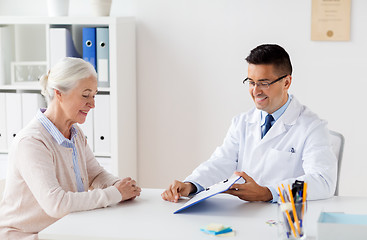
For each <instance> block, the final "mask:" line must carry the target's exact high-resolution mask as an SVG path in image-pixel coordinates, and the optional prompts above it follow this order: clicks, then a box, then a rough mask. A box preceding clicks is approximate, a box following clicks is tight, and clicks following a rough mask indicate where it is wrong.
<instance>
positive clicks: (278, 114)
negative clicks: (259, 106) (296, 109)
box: [260, 94, 292, 126]
mask: <svg viewBox="0 0 367 240" xmlns="http://www.w3.org/2000/svg"><path fill="white" fill-rule="evenodd" d="M291 100H292V95H289V94H288V100H287V102H286V103H285V104H284V105H283V106H282V107H281V108H279V109H278V110H276V111H275V112H273V113H272V114H271V115H272V116H273V118H274V121H277V120H278V119H279V118H280V117H281V116H282V115H283V113H284V112H285V110H286V109H287V107H288V106H289V103H290V102H291ZM266 115H268V113H267V112H265V111H261V121H260V125H261V126H262V125H264V124H265V117H266Z"/></svg>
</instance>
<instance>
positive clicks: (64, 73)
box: [0, 58, 141, 240]
mask: <svg viewBox="0 0 367 240" xmlns="http://www.w3.org/2000/svg"><path fill="white" fill-rule="evenodd" d="M40 83H41V85H42V94H43V95H44V96H45V98H46V101H47V103H48V108H47V109H40V111H38V113H37V114H36V116H35V118H34V119H33V120H32V121H31V122H30V123H29V124H28V125H27V126H26V127H25V128H24V129H22V130H21V131H20V132H19V133H18V134H17V136H16V137H15V139H14V142H13V144H12V146H11V148H10V151H9V167H8V172H7V180H6V186H5V191H4V196H3V200H2V202H1V203H0V239H2V240H3V239H4V240H5V239H27V240H28V239H38V234H37V233H38V232H39V231H40V230H42V229H44V228H45V227H47V226H49V225H50V224H52V223H53V222H55V221H57V220H58V219H60V218H62V217H63V216H65V215H67V214H68V213H71V212H75V211H84V210H90V209H95V208H101V207H107V206H109V205H112V204H116V203H119V202H121V201H124V200H128V199H134V198H135V197H137V196H139V195H140V191H141V189H140V188H139V187H138V186H137V185H136V182H135V181H134V180H133V179H131V178H125V179H123V180H120V179H119V178H117V177H115V176H113V175H111V174H109V173H108V172H107V171H105V170H104V169H103V168H102V167H101V166H100V165H99V164H98V162H97V161H96V159H95V157H94V155H93V152H92V151H91V149H90V148H89V146H88V144H87V140H86V137H85V135H84V134H83V132H82V131H81V129H80V128H79V127H78V126H77V124H75V123H79V124H82V123H84V121H85V119H86V117H87V114H88V112H89V111H90V110H91V109H92V108H94V97H95V95H96V94H97V78H96V72H95V70H94V68H93V66H92V65H91V64H89V63H87V62H85V61H84V60H82V59H79V58H64V59H62V60H61V61H60V62H58V63H57V64H56V65H55V66H54V67H53V68H52V69H51V71H50V72H49V74H48V75H45V76H43V77H42V78H41V79H40ZM88 190H89V191H88ZM80 224H83V223H80Z"/></svg>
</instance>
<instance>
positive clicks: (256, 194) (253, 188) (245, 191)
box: [226, 172, 273, 202]
mask: <svg viewBox="0 0 367 240" xmlns="http://www.w3.org/2000/svg"><path fill="white" fill-rule="evenodd" d="M234 174H236V175H237V176H241V177H242V178H243V179H244V180H245V181H246V182H245V183H242V184H233V185H232V186H231V187H230V189H229V190H227V191H226V193H229V194H232V195H234V196H237V197H239V198H240V199H242V200H245V201H264V202H267V201H270V200H272V199H273V195H272V194H271V192H270V190H269V189H268V188H267V187H263V186H260V185H258V184H257V183H256V182H255V180H254V179H252V178H251V177H250V176H248V175H247V174H246V173H244V172H234Z"/></svg>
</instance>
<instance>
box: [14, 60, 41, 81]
mask: <svg viewBox="0 0 367 240" xmlns="http://www.w3.org/2000/svg"><path fill="white" fill-rule="evenodd" d="M46 73H47V62H37V61H31V62H23V61H22V62H11V84H35V83H38V81H39V78H40V77H41V76H42V75H43V74H46Z"/></svg>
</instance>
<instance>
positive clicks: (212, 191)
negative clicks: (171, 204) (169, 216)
mask: <svg viewBox="0 0 367 240" xmlns="http://www.w3.org/2000/svg"><path fill="white" fill-rule="evenodd" d="M240 178H241V177H240V176H233V177H231V178H229V179H226V180H224V181H221V182H219V183H216V184H214V185H212V186H210V187H208V188H207V189H206V190H204V191H202V192H199V193H198V194H196V195H195V196H194V197H193V198H191V199H190V200H189V201H187V202H186V203H185V204H184V205H183V206H181V207H180V208H179V209H177V210H176V211H175V212H174V213H178V212H181V211H182V210H184V209H186V208H189V207H191V206H193V205H195V204H197V203H199V202H201V201H204V200H205V199H208V198H210V197H213V196H215V195H217V194H218V193H222V192H224V191H227V190H228V189H229V188H230V187H231V186H232V185H233V184H234V183H235V182H237V181H238V180H239V179H240Z"/></svg>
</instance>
